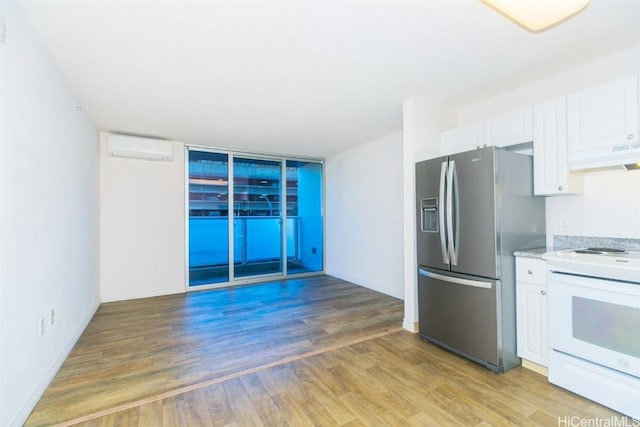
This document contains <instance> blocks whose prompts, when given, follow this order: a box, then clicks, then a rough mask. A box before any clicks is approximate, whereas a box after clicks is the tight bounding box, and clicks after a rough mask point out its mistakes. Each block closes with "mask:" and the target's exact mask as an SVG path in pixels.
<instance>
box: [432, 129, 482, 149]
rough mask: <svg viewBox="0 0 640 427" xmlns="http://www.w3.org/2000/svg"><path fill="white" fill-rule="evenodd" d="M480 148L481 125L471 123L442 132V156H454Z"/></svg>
mask: <svg viewBox="0 0 640 427" xmlns="http://www.w3.org/2000/svg"><path fill="white" fill-rule="evenodd" d="M481 146H482V123H481V122H478V123H471V124H468V125H465V126H460V127H457V128H453V129H448V130H446V131H444V132H442V148H443V150H444V154H445V155H447V154H455V153H461V152H463V151H468V150H473V149H474V148H477V147H481Z"/></svg>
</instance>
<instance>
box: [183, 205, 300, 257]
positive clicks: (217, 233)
mask: <svg viewBox="0 0 640 427" xmlns="http://www.w3.org/2000/svg"><path fill="white" fill-rule="evenodd" d="M299 220H300V219H299V218H298V217H287V221H286V229H287V259H288V260H297V259H298V258H299V240H300V239H299ZM228 221H229V218H228V217H198V216H194V217H190V218H189V268H190V269H192V268H202V267H215V266H223V265H227V264H229V253H228V251H229V231H228V230H229V229H228V224H229V223H228ZM233 221H234V227H233V242H234V245H233V246H234V247H233V255H234V257H233V258H234V263H235V264H236V265H238V264H250V263H260V262H268V261H275V260H280V258H281V254H282V249H281V248H282V237H281V236H282V234H281V229H280V227H281V223H282V219H281V218H279V217H268V216H263V217H257V216H256V217H244V216H243V217H235V218H234V220H233Z"/></svg>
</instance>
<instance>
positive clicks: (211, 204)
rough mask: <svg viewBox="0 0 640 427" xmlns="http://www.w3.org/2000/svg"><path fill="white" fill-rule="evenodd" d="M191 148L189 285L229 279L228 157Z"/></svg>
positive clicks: (189, 162)
mask: <svg viewBox="0 0 640 427" xmlns="http://www.w3.org/2000/svg"><path fill="white" fill-rule="evenodd" d="M228 157H229V156H228V155H227V154H221V153H209V152H206V151H191V150H189V157H188V159H189V160H188V164H189V184H188V187H189V193H188V194H189V200H188V204H189V224H188V228H189V235H188V236H189V286H195V285H202V284H210V283H224V282H228V281H229V159H228Z"/></svg>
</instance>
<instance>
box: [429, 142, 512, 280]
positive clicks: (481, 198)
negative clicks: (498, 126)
mask: <svg viewBox="0 0 640 427" xmlns="http://www.w3.org/2000/svg"><path fill="white" fill-rule="evenodd" d="M494 159H495V156H494V148H493V147H487V148H481V149H478V150H473V151H468V152H465V153H460V154H456V155H453V156H451V158H450V166H449V167H450V172H449V175H451V180H452V184H453V185H451V188H452V195H453V196H452V201H451V203H452V212H451V215H450V223H451V226H452V230H451V233H449V234H450V236H451V237H452V244H451V243H450V245H451V249H450V253H451V255H450V257H451V271H453V272H457V273H461V274H471V275H474V276H482V277H490V278H498V277H500V266H499V257H498V256H497V241H498V238H497V221H498V218H497V215H498V209H497V206H496V199H497V198H496V182H497V175H496V167H495V165H496V163H495V160H494ZM418 265H420V264H418ZM422 265H425V264H422Z"/></svg>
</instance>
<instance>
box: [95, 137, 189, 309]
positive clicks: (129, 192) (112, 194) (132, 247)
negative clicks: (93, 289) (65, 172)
mask: <svg viewBox="0 0 640 427" xmlns="http://www.w3.org/2000/svg"><path fill="white" fill-rule="evenodd" d="M106 135H107V134H104V133H103V134H101V135H100V295H101V297H102V301H103V302H105V301H115V300H123V299H132V298H143V297H150V296H156V295H166V294H172V293H178V292H184V290H185V246H184V244H185V181H184V180H185V164H184V145H183V144H182V143H179V142H174V143H173V160H172V161H154V160H141V159H129V158H121V157H110V156H109V155H108V154H107V138H106Z"/></svg>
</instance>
